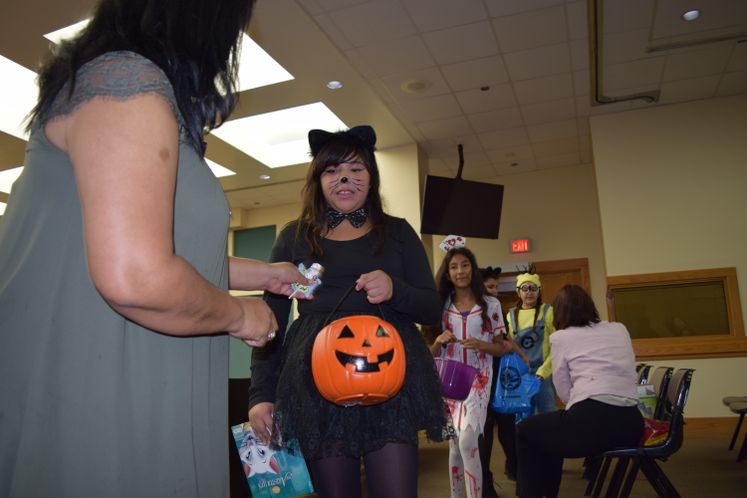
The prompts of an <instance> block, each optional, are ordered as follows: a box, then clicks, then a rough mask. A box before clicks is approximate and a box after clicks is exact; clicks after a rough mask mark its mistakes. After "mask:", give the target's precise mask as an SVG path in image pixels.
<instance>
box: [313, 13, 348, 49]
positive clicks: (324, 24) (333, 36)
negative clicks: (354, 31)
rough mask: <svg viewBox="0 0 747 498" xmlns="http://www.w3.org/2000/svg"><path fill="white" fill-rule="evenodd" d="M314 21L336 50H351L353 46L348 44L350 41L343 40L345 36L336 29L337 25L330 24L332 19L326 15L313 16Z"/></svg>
mask: <svg viewBox="0 0 747 498" xmlns="http://www.w3.org/2000/svg"><path fill="white" fill-rule="evenodd" d="M314 19H315V20H316V22H317V24H319V27H320V28H322V30H324V32H325V33H326V34H327V36H329V39H330V41H331V42H332V43H334V44H335V45H336V46H337V48H339V49H340V50H343V51H345V50H350V49H351V48H353V44H352V43H350V40H348V39H347V38H345V35H344V34H342V31H340V30H339V29H338V28H337V25H336V24H335V23H334V22H332V19H331V18H330V17H329V16H328V15H327V14H320V15H317V16H314Z"/></svg>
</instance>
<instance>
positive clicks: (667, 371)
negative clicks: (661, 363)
mask: <svg viewBox="0 0 747 498" xmlns="http://www.w3.org/2000/svg"><path fill="white" fill-rule="evenodd" d="M672 372H674V369H673V368H672V367H656V368H654V370H653V372H651V375H649V377H648V379H647V380H646V382H645V384H649V385H652V386H654V387H655V388H656V411H655V412H654V418H655V419H657V420H659V419H661V417H662V410H663V409H664V406H665V404H666V398H667V388H668V387H669V381H670V379H671V378H672Z"/></svg>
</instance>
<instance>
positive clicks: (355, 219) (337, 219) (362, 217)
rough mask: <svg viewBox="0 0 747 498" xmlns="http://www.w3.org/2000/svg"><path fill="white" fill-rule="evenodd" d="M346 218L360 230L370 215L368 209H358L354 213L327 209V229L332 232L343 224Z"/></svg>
mask: <svg viewBox="0 0 747 498" xmlns="http://www.w3.org/2000/svg"><path fill="white" fill-rule="evenodd" d="M345 218H347V219H348V221H349V222H350V224H351V225H353V226H354V227H355V228H360V227H362V226H363V224H364V223H365V222H366V218H368V213H367V212H366V208H360V209H356V210H355V211H353V212H352V213H341V212H339V211H335V210H334V209H332V208H327V228H329V229H330V230H331V229H333V228H335V227H336V226H337V225H339V224H340V223H342V220H344V219H345Z"/></svg>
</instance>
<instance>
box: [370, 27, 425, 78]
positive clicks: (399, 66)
mask: <svg viewBox="0 0 747 498" xmlns="http://www.w3.org/2000/svg"><path fill="white" fill-rule="evenodd" d="M357 53H358V54H359V56H360V60H361V62H362V63H364V64H367V65H369V67H370V68H371V72H372V73H373V74H375V75H377V76H387V75H390V74H395V73H404V72H407V71H412V70H416V69H425V68H427V67H431V66H434V65H435V64H436V61H434V60H433V57H431V54H430V52H428V49H427V48H426V46H425V43H423V40H422V39H421V38H420V37H419V36H413V37H410V38H406V39H399V40H388V41H386V42H383V43H378V44H374V45H367V46H365V47H361V48H359V49H358V51H357Z"/></svg>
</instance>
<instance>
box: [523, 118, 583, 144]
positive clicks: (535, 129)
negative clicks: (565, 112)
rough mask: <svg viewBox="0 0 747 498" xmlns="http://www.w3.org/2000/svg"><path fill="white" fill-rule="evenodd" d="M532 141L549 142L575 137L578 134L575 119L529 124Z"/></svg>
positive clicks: (528, 129)
mask: <svg viewBox="0 0 747 498" xmlns="http://www.w3.org/2000/svg"><path fill="white" fill-rule="evenodd" d="M527 131H528V132H529V137H530V139H531V141H532V143H537V142H547V141H549V140H557V139H560V138H574V137H576V136H577V135H578V126H577V125H576V120H575V119H566V120H564V121H557V122H555V123H543V124H538V125H532V126H527Z"/></svg>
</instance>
